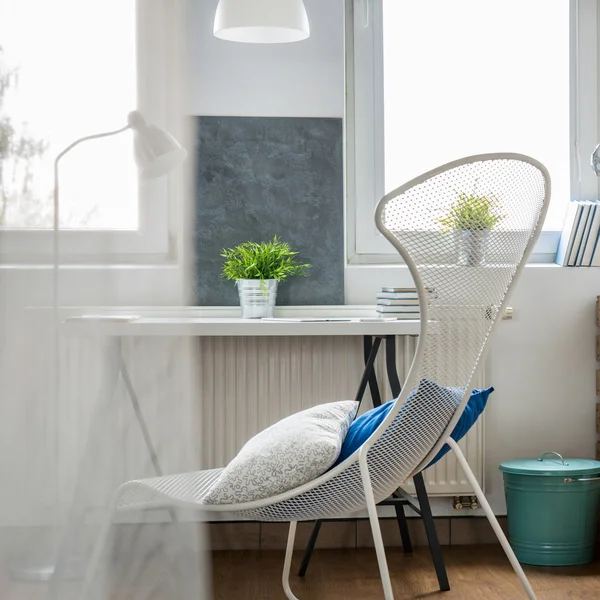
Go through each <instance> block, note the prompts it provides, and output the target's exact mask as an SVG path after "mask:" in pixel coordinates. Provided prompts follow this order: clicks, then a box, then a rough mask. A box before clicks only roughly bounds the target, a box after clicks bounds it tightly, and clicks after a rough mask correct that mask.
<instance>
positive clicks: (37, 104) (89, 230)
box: [0, 0, 172, 260]
mask: <svg viewBox="0 0 600 600" xmlns="http://www.w3.org/2000/svg"><path fill="white" fill-rule="evenodd" d="M168 5H169V2H168V1H167V0H158V1H154V2H136V0H104V1H103V2H100V3H90V2H81V1H80V0H53V1H52V2H47V1H45V0H0V141H1V143H2V146H1V147H0V194H1V195H0V228H1V230H0V231H1V233H0V236H2V246H1V248H0V251H2V253H3V254H5V255H6V254H9V255H16V256H32V255H38V256H44V255H47V254H49V253H50V248H51V231H50V230H51V228H52V219H53V202H52V197H53V187H54V171H53V167H54V159H55V157H56V155H57V154H58V153H59V152H60V151H61V150H63V149H64V148H65V147H66V146H67V145H69V144H70V143H71V142H73V141H74V140H76V139H78V138H81V137H83V136H85V135H89V134H94V133H99V132H105V131H112V130H116V129H119V128H120V127H122V126H124V125H126V123H127V114H128V113H129V112H130V111H131V110H134V109H136V108H139V109H140V110H141V111H142V112H143V113H144V114H145V116H146V117H147V119H148V120H149V121H152V122H155V123H157V124H159V125H161V126H163V127H169V124H170V123H169V122H170V121H171V120H172V117H171V115H169V114H168V111H167V107H168V105H169V98H168V97H167V92H166V91H165V90H169V89H170V88H171V86H169V85H167V74H168V72H169V70H170V69H171V65H170V64H169V61H170V60H172V52H171V49H170V44H169V40H168V37H169V35H168V34H169V23H171V22H172V19H169V18H168V17H169V14H168V13H170V12H172V11H170V10H168V8H169V6H168ZM171 129H172V126H171ZM167 197H168V182H167V181H161V180H158V181H152V182H144V183H143V185H142V184H141V183H138V174H137V170H136V166H135V163H134V158H133V144H132V134H131V132H125V133H121V134H119V135H117V136H112V137H108V138H104V139H100V140H92V141H89V142H87V143H85V144H82V145H81V146H78V147H77V148H75V149H74V150H73V151H72V152H70V153H69V154H68V155H67V156H65V157H64V158H63V159H62V160H61V163H60V227H61V247H62V249H63V259H67V258H68V256H69V255H70V256H73V257H75V256H77V257H79V258H78V260H79V259H80V258H81V257H82V256H84V257H85V256H86V255H93V256H95V257H96V256H97V255H98V254H114V253H119V254H121V255H131V254H137V253H140V252H144V253H148V252H150V253H153V254H165V255H166V254H167V252H168V233H169V232H168V222H169V218H168V217H169V209H168V200H167Z"/></svg>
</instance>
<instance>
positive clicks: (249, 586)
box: [213, 545, 600, 600]
mask: <svg viewBox="0 0 600 600" xmlns="http://www.w3.org/2000/svg"><path fill="white" fill-rule="evenodd" d="M387 555H388V564H389V566H390V571H391V573H392V585H393V588H394V595H395V598H396V600H412V599H430V600H434V599H436V598H439V599H440V600H441V599H443V600H513V599H514V600H516V599H520V598H524V599H526V598H527V596H526V595H525V593H524V591H523V589H522V588H521V586H520V584H519V582H518V580H517V578H516V576H515V574H514V572H513V570H512V568H511V566H510V564H509V562H508V560H507V559H506V557H505V555H504V553H503V552H502V550H501V548H500V546H498V545H485V546H453V547H446V548H444V557H445V560H446V565H447V569H448V576H449V578H450V586H451V588H452V589H451V590H450V591H449V592H440V591H439V588H438V586H437V580H436V578H435V572H434V570H433V565H432V563H431V559H430V557H429V554H428V550H427V549H426V548H421V547H419V548H416V550H415V552H414V554H412V555H411V554H403V553H402V550H401V549H389V550H388V551H387ZM299 560H300V555H299V553H296V554H295V556H294V563H293V565H292V572H293V573H294V572H295V571H296V570H297V568H298V564H299ZM282 566H283V552H281V551H274V550H272V551H235V552H215V553H214V555H213V590H214V591H213V597H214V600H233V599H246V598H248V599H252V600H282V599H284V598H285V596H284V594H283V590H282V588H281V570H282ZM525 570H526V572H527V575H528V576H529V578H530V581H531V583H532V585H533V588H534V590H535V591H536V594H537V595H538V600H595V599H598V600H600V562H594V563H591V564H590V565H585V566H583V567H569V568H546V567H526V568H525ZM291 587H292V591H293V592H294V594H295V595H296V596H298V598H299V599H300V600H330V599H331V600H334V599H335V600H370V599H371V598H372V599H374V600H375V599H377V600H383V592H382V588H381V582H380V580H379V572H378V568H377V561H376V559H375V552H374V550H373V549H369V548H365V549H358V550H316V551H315V554H314V555H313V559H312V562H311V564H310V567H309V569H308V572H307V574H306V577H305V578H303V579H302V578H299V577H297V576H293V577H292V578H291Z"/></svg>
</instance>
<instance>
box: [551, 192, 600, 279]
mask: <svg viewBox="0 0 600 600" xmlns="http://www.w3.org/2000/svg"><path fill="white" fill-rule="evenodd" d="M599 238H600V202H599V201H598V200H572V201H571V202H570V203H569V208H568V209H567V216H566V217H565V224H564V226H563V230H562V234H561V236H560V242H559V243H558V251H557V253H556V259H555V262H556V263H558V264H559V265H562V266H563V267H600V249H599V248H598V239H599Z"/></svg>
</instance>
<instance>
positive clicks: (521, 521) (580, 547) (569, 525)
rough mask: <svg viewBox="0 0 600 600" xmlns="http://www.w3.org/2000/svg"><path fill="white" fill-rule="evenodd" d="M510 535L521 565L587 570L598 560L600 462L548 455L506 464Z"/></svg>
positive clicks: (504, 467)
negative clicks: (569, 567) (568, 567)
mask: <svg viewBox="0 0 600 600" xmlns="http://www.w3.org/2000/svg"><path fill="white" fill-rule="evenodd" d="M500 470H501V471H502V473H503V476H504V491H505V493H506V510H507V516H508V535H509V538H510V543H511V546H512V547H513V550H514V551H515V554H516V555H517V558H518V559H519V561H520V562H522V563H525V564H528V565H546V566H566V565H582V564H584V563H588V562H590V561H591V560H592V559H593V556H594V548H595V546H596V521H597V515H598V508H599V506H600V462H598V461H596V460H588V459H583V458H565V459H563V457H562V456H561V455H560V454H558V453H556V452H546V453H545V454H543V455H542V456H541V457H540V458H529V459H522V460H511V461H508V462H503V463H502V464H501V465H500Z"/></svg>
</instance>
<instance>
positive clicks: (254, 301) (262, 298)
mask: <svg viewBox="0 0 600 600" xmlns="http://www.w3.org/2000/svg"><path fill="white" fill-rule="evenodd" d="M278 283H279V282H278V281H277V279H265V280H264V281H261V280H260V279H238V280H237V281H236V284H237V288H238V294H239V296H240V306H241V308H242V319H262V318H263V317H272V316H273V312H274V310H275V302H276V300H277V284H278Z"/></svg>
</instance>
